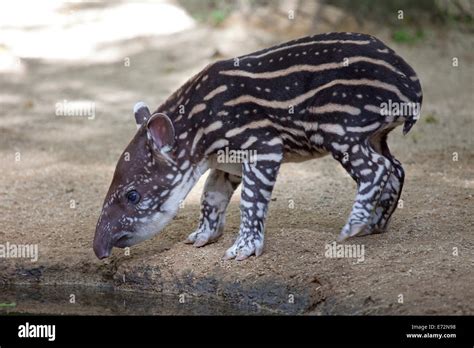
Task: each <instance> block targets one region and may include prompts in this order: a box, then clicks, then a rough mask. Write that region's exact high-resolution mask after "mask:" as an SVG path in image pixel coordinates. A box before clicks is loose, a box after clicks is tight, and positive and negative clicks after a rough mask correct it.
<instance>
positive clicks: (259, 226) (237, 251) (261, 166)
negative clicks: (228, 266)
mask: <svg viewBox="0 0 474 348" xmlns="http://www.w3.org/2000/svg"><path fill="white" fill-rule="evenodd" d="M282 158H283V156H282V155H281V154H280V153H277V154H271V155H270V154H269V155H263V156H257V162H256V163H249V162H247V163H244V164H243V170H242V178H243V180H242V195H241V201H240V218H241V220H240V230H239V236H238V238H237V240H236V241H235V242H234V244H233V245H232V247H230V248H229V249H227V251H226V253H225V255H224V259H226V260H228V259H233V258H236V260H244V259H246V258H248V257H249V256H251V255H253V254H255V255H256V256H260V255H261V254H262V252H263V245H264V230H265V218H266V216H267V211H268V204H269V202H270V198H271V194H272V190H273V186H274V185H275V181H276V177H277V174H278V170H279V168H280V164H281V161H282Z"/></svg>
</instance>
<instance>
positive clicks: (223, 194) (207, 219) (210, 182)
mask: <svg viewBox="0 0 474 348" xmlns="http://www.w3.org/2000/svg"><path fill="white" fill-rule="evenodd" d="M240 181H241V178H240V177H238V176H236V175H232V174H229V173H226V172H223V171H221V170H219V169H212V170H211V172H210V173H209V176H208V177H207V180H206V183H205V185H204V191H203V193H202V197H201V217H200V221H199V226H198V228H197V230H196V231H194V232H193V233H191V234H190V235H189V236H188V238H187V239H186V240H185V243H187V244H193V245H194V246H196V247H201V246H204V245H206V244H209V243H211V242H213V241H215V240H217V239H218V238H219V237H220V236H221V235H222V233H223V232H224V224H225V211H226V209H227V205H228V204H229V201H230V198H231V197H232V194H233V193H234V191H235V189H236V188H237V187H238V186H239V184H240Z"/></svg>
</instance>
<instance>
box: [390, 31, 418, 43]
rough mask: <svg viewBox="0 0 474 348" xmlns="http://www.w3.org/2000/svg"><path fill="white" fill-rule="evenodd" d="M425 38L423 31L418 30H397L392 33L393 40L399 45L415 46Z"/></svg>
mask: <svg viewBox="0 0 474 348" xmlns="http://www.w3.org/2000/svg"><path fill="white" fill-rule="evenodd" d="M424 36H425V34H424V32H423V30H421V29H418V30H416V31H413V30H409V29H406V28H402V29H397V30H395V31H394V32H393V33H392V39H393V40H394V41H395V42H397V43H405V44H414V43H416V42H418V41H420V40H421V39H423V38H424Z"/></svg>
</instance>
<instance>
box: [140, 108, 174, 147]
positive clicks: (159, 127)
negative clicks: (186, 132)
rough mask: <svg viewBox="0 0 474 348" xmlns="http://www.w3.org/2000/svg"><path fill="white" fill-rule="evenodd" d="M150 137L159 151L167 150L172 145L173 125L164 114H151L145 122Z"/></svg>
mask: <svg viewBox="0 0 474 348" xmlns="http://www.w3.org/2000/svg"><path fill="white" fill-rule="evenodd" d="M147 129H148V134H149V136H150V138H151V139H152V140H153V142H154V144H155V146H156V147H157V148H158V149H159V150H160V151H161V152H168V151H170V150H171V149H172V147H173V145H174V126H173V123H171V120H170V119H169V117H168V116H166V115H165V114H160V113H158V114H153V115H152V116H151V117H150V119H149V120H148V122H147Z"/></svg>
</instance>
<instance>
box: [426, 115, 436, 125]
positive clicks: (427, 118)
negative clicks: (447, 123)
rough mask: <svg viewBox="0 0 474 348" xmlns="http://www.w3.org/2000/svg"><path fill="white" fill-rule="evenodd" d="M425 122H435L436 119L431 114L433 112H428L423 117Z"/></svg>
mask: <svg viewBox="0 0 474 348" xmlns="http://www.w3.org/2000/svg"><path fill="white" fill-rule="evenodd" d="M423 119H424V120H425V122H426V123H432V124H437V123H438V119H437V118H436V117H435V116H434V115H433V114H428V115H426V116H425V117H424V118H423Z"/></svg>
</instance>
